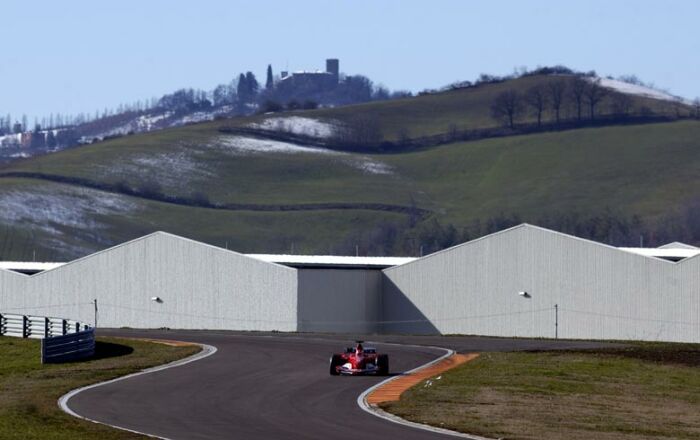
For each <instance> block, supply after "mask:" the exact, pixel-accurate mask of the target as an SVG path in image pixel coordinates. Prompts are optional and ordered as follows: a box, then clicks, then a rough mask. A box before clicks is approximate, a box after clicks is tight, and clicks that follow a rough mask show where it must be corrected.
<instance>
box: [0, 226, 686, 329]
mask: <svg viewBox="0 0 700 440" xmlns="http://www.w3.org/2000/svg"><path fill="white" fill-rule="evenodd" d="M521 291H522V292H528V297H524V296H521V295H519V294H518V292H521ZM153 297H158V298H160V301H153V300H152V298H153ZM95 298H97V300H98V306H99V316H98V319H99V322H98V324H99V326H100V327H123V326H128V327H138V328H157V327H169V328H190V329H205V328H206V329H232V330H280V331H295V330H297V329H299V330H301V331H330V332H333V331H335V332H346V333H372V332H385V333H442V334H452V333H455V334H456V333H459V334H479V335H491V336H520V337H554V335H555V310H554V305H555V304H557V305H558V307H559V309H558V310H559V312H558V320H559V326H558V330H557V331H558V335H559V337H561V338H584V339H637V340H667V341H683V342H700V257H694V258H689V259H686V260H684V261H681V262H679V263H671V262H668V261H663V260H659V259H655V258H649V257H643V256H640V255H636V254H632V253H628V252H624V251H621V250H619V249H616V248H613V247H609V246H605V245H602V244H598V243H594V242H591V241H587V240H581V239H578V238H576V237H572V236H568V235H564V234H559V233H556V232H553V231H548V230H546V229H542V228H538V227H534V226H530V225H521V226H518V227H516V228H513V229H510V230H507V231H503V232H500V233H497V234H493V235H490V236H487V237H484V238H481V239H478V240H475V241H472V242H469V243H465V244H463V245H460V246H456V247H454V248H451V249H448V250H445V251H442V252H438V253H436V254H432V255H429V256H427V257H424V258H422V259H419V260H417V261H414V262H412V263H408V264H405V265H402V266H397V267H393V268H390V269H386V270H384V271H383V272H379V271H375V270H362V269H354V270H346V269H319V268H316V269H300V270H296V269H292V268H288V267H284V266H279V265H275V264H270V263H266V262H262V261H259V260H256V259H253V258H250V257H246V256H243V255H240V254H237V253H235V252H230V251H226V250H224V249H220V248H216V247H213V246H209V245H205V244H202V243H198V242H194V241H191V240H187V239H184V238H180V237H177V236H173V235H170V234H165V233H156V234H152V235H150V236H147V237H144V238H141V239H138V240H134V241H132V242H129V243H125V244H124V245H121V246H117V247H115V248H112V249H108V250H106V251H103V252H99V253H97V254H94V255H91V256H89V257H86V258H83V259H81V260H77V261H74V262H72V263H69V264H67V265H64V266H62V267H60V268H57V269H53V270H50V271H46V272H43V273H40V274H37V275H34V276H32V277H28V276H25V275H20V274H16V273H14V272H8V271H4V270H0V311H1V312H11V313H24V314H33V315H46V316H57V317H65V318H71V319H77V320H80V321H85V322H93V304H92V300H93V299H95Z"/></svg>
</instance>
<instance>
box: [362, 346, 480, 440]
mask: <svg viewBox="0 0 700 440" xmlns="http://www.w3.org/2000/svg"><path fill="white" fill-rule="evenodd" d="M384 345H400V346H402V347H419V348H432V349H435V350H443V351H445V354H443V355H442V356H440V357H438V358H437V359H434V360H432V361H430V362H428V363H427V364H423V365H421V366H419V367H416V368H414V369H412V370H409V371H406V372H404V373H403V375H407V374H412V373H416V372H418V371H420V370H423V369H424V368H428V367H431V366H433V365H435V364H437V363H438V362H441V361H443V360H445V359H447V358H448V357H450V356H452V355H454V354H455V353H456V352H455V351H454V350H452V349H449V348H444V347H434V346H422V345H405V344H386V343H384ZM400 377H401V375H399V376H394V377H390V378H389V379H386V380H383V381H381V382H379V383H378V384H376V385H373V386H371V387H369V388H367V389H366V390H365V391H363V392H362V394H360V395H359V396H358V397H357V404H358V405H359V407H360V408H362V410H363V411H365V412H368V413H370V414H372V415H373V416H375V417H379V418H380V419H384V420H387V421H389V422H392V423H397V424H399V425H403V426H408V427H411V428H416V429H422V430H424V431H429V432H433V433H436V434H443V435H449V436H453V437H459V438H465V439H470V440H493V439H490V438H488V437H480V436H478V435H472V434H465V433H463V432H458V431H452V430H449V429H445V428H438V427H435V426H432V425H426V424H424V423H417V422H411V421H409V420H406V419H404V418H401V417H399V416H397V415H394V414H391V413H389V412H387V411H384V410H383V409H381V408H379V407H378V406H376V405H372V404H370V403H369V402H367V397H368V396H369V395H370V394H371V393H372V392H373V391H374V390H376V389H377V388H380V387H382V386H384V385H386V384H388V383H390V382H392V381H394V380H397V379H398V378H400Z"/></svg>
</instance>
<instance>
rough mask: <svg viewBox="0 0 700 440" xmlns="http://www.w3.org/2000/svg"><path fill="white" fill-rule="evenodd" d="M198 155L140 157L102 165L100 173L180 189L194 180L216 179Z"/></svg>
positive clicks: (180, 153) (181, 152) (178, 153)
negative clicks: (150, 181) (146, 177)
mask: <svg viewBox="0 0 700 440" xmlns="http://www.w3.org/2000/svg"><path fill="white" fill-rule="evenodd" d="M197 153H198V152H197V151H186V150H177V149H176V150H173V151H170V152H163V153H156V154H150V155H145V154H142V155H137V156H133V157H129V158H127V159H126V160H124V161H121V162H117V163H114V164H111V165H103V166H102V167H101V172H103V173H105V174H107V175H110V176H123V177H124V179H125V180H127V181H131V180H132V179H133V178H134V177H137V178H138V177H143V176H148V177H149V178H150V179H152V180H153V181H155V182H158V184H160V185H164V186H166V187H180V186H181V185H182V184H187V183H190V182H192V181H194V180H198V179H201V180H206V179H210V178H214V177H216V176H215V174H214V173H212V172H211V171H209V170H208V169H206V167H205V165H204V164H203V163H202V162H200V161H198V160H197V159H196V157H195V155H196V154H197Z"/></svg>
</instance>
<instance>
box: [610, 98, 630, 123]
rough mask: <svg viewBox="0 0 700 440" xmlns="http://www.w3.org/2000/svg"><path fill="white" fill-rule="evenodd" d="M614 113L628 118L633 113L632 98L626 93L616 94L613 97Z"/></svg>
mask: <svg viewBox="0 0 700 440" xmlns="http://www.w3.org/2000/svg"><path fill="white" fill-rule="evenodd" d="M612 110H613V113H615V114H616V115H620V116H625V117H626V116H628V115H629V114H630V112H631V111H632V98H630V96H629V95H628V94H626V93H614V94H613V95H612Z"/></svg>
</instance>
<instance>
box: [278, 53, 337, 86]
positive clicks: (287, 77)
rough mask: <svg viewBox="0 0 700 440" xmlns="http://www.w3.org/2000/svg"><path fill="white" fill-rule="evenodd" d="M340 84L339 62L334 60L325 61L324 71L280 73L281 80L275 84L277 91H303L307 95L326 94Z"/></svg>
mask: <svg viewBox="0 0 700 440" xmlns="http://www.w3.org/2000/svg"><path fill="white" fill-rule="evenodd" d="M339 82H340V61H339V60H338V59H336V58H329V59H327V60H326V71H325V72H323V71H320V70H317V71H313V72H309V71H304V70H301V71H297V72H292V73H291V74H290V73H289V72H287V71H282V72H281V79H280V81H279V82H278V83H277V86H276V87H277V89H278V91H280V92H282V93H285V92H288V93H292V92H295V91H305V92H307V93H318V92H328V91H332V90H334V89H335V88H336V87H337V86H338V83H339Z"/></svg>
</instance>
